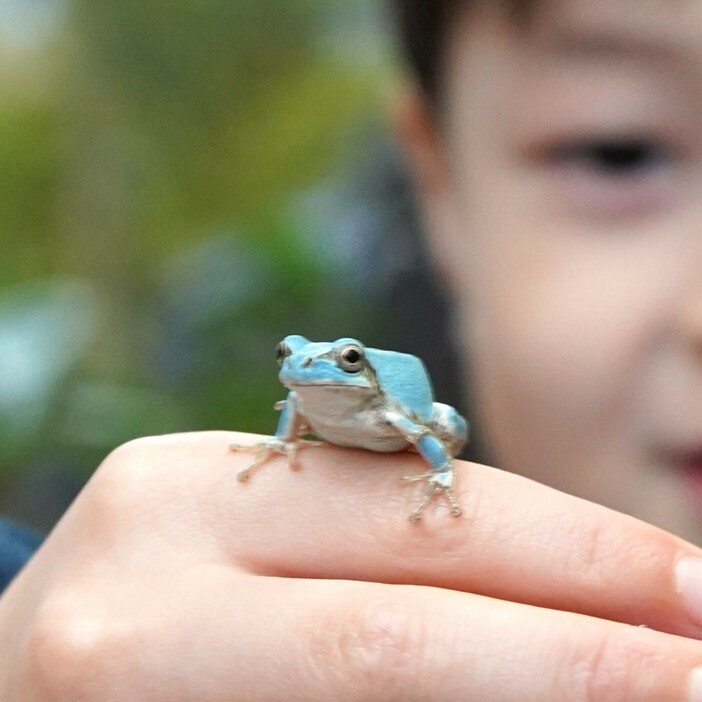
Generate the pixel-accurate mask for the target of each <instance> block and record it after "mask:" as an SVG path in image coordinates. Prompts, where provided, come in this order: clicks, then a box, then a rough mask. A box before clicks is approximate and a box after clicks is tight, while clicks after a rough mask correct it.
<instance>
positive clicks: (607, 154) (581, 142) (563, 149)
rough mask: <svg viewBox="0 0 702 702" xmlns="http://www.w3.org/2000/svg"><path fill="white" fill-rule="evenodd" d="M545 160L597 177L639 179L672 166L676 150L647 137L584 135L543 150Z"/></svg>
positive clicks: (676, 154)
mask: <svg viewBox="0 0 702 702" xmlns="http://www.w3.org/2000/svg"><path fill="white" fill-rule="evenodd" d="M545 157H546V158H545V161H546V162H547V163H549V164H551V165H556V166H559V167H577V168H579V169H580V170H584V171H587V172H588V173H589V174H592V175H594V176H597V177H602V178H609V179H616V180H623V179H630V178H642V177H645V176H647V175H650V174H651V173H654V172H657V171H659V170H660V169H665V168H667V167H670V166H671V165H675V163H676V162H677V161H679V159H680V155H679V153H678V152H677V150H676V149H675V148H674V147H673V146H672V145H671V144H668V143H666V142H665V141H663V140H661V139H658V138H655V137H647V136H633V137H588V138H578V139H571V140H565V141H563V142H560V143H557V144H555V145H552V146H551V147H549V148H547V149H546V154H545Z"/></svg>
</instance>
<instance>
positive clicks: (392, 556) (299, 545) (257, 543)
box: [92, 432, 702, 637]
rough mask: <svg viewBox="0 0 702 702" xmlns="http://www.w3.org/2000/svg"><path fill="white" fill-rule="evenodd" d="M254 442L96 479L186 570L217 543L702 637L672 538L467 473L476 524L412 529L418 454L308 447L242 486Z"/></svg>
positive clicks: (257, 567)
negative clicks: (240, 449)
mask: <svg viewBox="0 0 702 702" xmlns="http://www.w3.org/2000/svg"><path fill="white" fill-rule="evenodd" d="M257 438H259V437H252V436H245V435H232V434H229V433H224V432H211V433H203V434H191V435H180V436H171V437H162V438H158V439H155V440H154V439H152V440H148V441H140V442H136V443H135V444H133V445H131V446H127V447H125V448H123V449H121V450H120V451H118V452H117V454H115V456H114V457H113V458H111V459H109V460H108V462H107V464H108V465H107V466H105V467H106V468H107V476H108V479H107V480H105V477H104V475H103V477H102V478H100V475H99V474H98V476H97V480H94V481H93V483H97V485H95V484H94V485H93V487H92V489H93V491H95V490H98V491H100V490H102V492H103V493H104V494H105V495H106V496H107V498H106V499H107V502H108V504H110V505H112V506H113V508H114V507H115V505H116V506H117V507H116V512H117V515H116V516H115V518H114V520H113V521H114V522H115V524H116V525H117V526H116V528H119V529H121V530H122V533H121V535H120V538H125V537H124V533H123V532H124V525H123V522H124V521H125V520H126V521H127V522H129V529H130V530H133V531H134V535H135V536H134V538H135V540H137V541H138V543H137V544H135V546H134V554H136V553H138V552H139V550H140V548H141V544H143V539H144V538H147V537H148V535H152V536H153V535H156V534H157V533H158V532H159V530H161V531H165V532H167V533H166V536H161V537H158V538H160V540H161V541H163V542H164V543H165V544H168V543H179V544H187V545H188V546H189V547H191V548H192V550H193V554H192V555H191V556H187V558H195V559H197V558H207V559H211V558H213V555H212V553H211V552H210V551H209V550H206V549H205V548H204V546H205V544H208V545H209V546H210V547H211V548H213V549H216V552H217V553H218V554H219V555H218V557H220V558H222V559H224V560H225V561H226V562H228V563H231V564H235V565H237V566H238V567H239V568H242V569H244V570H248V571H250V572H255V573H260V574H267V575H277V576H289V577H305V578H333V579H353V580H369V581H378V582H392V583H412V584H425V585H434V586H438V587H444V588H451V589H456V590H463V591H467V592H473V593H478V594H484V595H488V596H490V597H495V598H499V599H505V600H514V601H518V602H523V603H528V604H533V605H538V606H542V607H548V608H553V609H564V610H570V611H573V612H581V613H584V614H589V615H593V616H597V617H603V618H608V619H614V620H619V621H623V622H629V623H632V624H645V625H647V626H650V627H653V628H656V629H660V630H662V631H668V632H672V633H677V634H683V635H688V636H695V637H702V574H700V573H702V561H698V560H687V558H688V557H694V558H698V557H700V552H699V550H698V549H696V548H695V547H693V546H692V545H690V544H687V543H686V542H684V541H682V540H680V539H678V538H677V537H674V536H672V535H670V534H668V533H666V532H664V531H662V530H660V529H657V528H655V527H652V526H650V525H647V524H645V523H642V522H640V521H638V520H635V519H633V518H631V517H627V516H624V515H622V514H619V513H617V512H614V511H612V510H609V509H606V508H604V507H601V506H598V505H595V504H592V503H589V502H586V501H584V500H581V499H577V498H575V497H572V496H569V495H565V494H563V493H560V492H558V491H556V490H553V489H550V488H547V487H544V486H542V485H539V484H538V483H535V482H533V481H530V480H527V479H525V478H522V477H520V476H517V475H513V474H510V473H506V472H503V471H499V470H495V469H493V468H488V467H485V466H481V465H477V464H467V463H461V464H460V466H459V471H458V483H457V486H458V495H459V499H460V501H461V503H462V505H463V508H464V510H465V514H464V516H463V517H461V518H458V519H455V518H452V517H451V516H450V515H449V511H448V508H447V506H445V505H437V507H436V509H434V510H428V512H427V515H426V518H425V520H424V522H422V523H421V524H419V525H412V524H409V523H408V522H407V519H406V517H407V515H408V514H409V513H410V512H411V510H412V507H413V505H414V504H415V502H416V500H417V499H419V497H420V496H421V492H422V490H421V488H420V489H418V490H415V489H412V487H409V488H408V487H407V486H403V485H401V483H400V478H401V476H402V475H405V474H407V473H411V472H413V471H418V470H421V469H422V465H421V459H419V457H418V456H416V455H413V454H410V453H408V452H402V453H396V454H389V455H382V454H378V453H372V452H368V451H352V450H344V449H339V448H335V447H324V448H309V449H305V450H304V451H303V452H302V453H301V455H300V459H299V463H300V467H301V469H300V470H299V471H298V472H291V471H290V470H289V469H288V467H287V466H286V464H285V460H284V459H283V458H277V459H271V461H270V463H268V464H266V465H264V466H262V467H261V468H260V469H259V470H258V471H257V472H256V473H254V475H253V477H252V479H251V481H250V483H249V484H247V485H241V484H240V483H239V482H237V480H236V477H235V476H236V474H237V472H238V471H239V470H241V469H242V468H244V467H246V466H247V465H248V463H249V461H250V460H251V459H252V456H251V455H249V454H246V453H229V452H228V451H227V447H228V445H229V444H230V443H232V442H233V441H236V442H237V443H246V442H253V441H255V440H256V439H257ZM105 467H103V469H102V472H104V468H105ZM100 472H101V471H99V473H100ZM100 485H102V487H100ZM120 495H122V496H121V497H120ZM101 509H102V507H101ZM122 510H126V512H128V513H129V514H131V515H132V516H128V515H127V514H126V512H125V514H124V515H122V513H121V511H122ZM134 520H136V522H135V521H134ZM139 520H145V521H147V522H148V527H149V528H148V533H146V534H145V533H144V530H142V529H140V528H138V521H139ZM120 522H121V523H122V526H120ZM181 532H182V533H181ZM182 548H183V546H181V547H179V553H180V551H181V550H182ZM183 557H184V558H185V557H186V556H185V554H183ZM681 561H684V563H683V566H682V569H681V571H680V572H681V574H682V576H683V577H682V578H681V579H680V580H679V581H676V578H675V571H676V565H677V564H678V563H679V562H681ZM696 574H697V575H696Z"/></svg>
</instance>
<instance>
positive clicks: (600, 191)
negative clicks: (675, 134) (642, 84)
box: [536, 133, 687, 218]
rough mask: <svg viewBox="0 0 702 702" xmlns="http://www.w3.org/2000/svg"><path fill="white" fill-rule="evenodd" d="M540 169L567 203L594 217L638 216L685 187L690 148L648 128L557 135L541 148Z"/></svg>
mask: <svg viewBox="0 0 702 702" xmlns="http://www.w3.org/2000/svg"><path fill="white" fill-rule="evenodd" d="M537 153H538V156H537V159H536V160H537V163H538V168H539V170H540V171H541V172H542V175H544V176H545V177H546V179H547V183H548V184H549V190H550V191H551V192H552V193H553V194H555V196H556V198H557V199H558V202H560V203H561V205H565V206H570V207H571V208H573V209H577V210H579V211H584V212H585V213H587V214H589V215H591V216H598V215H603V216H607V217H614V218H617V217H620V216H637V215H645V214H651V213H654V212H656V211H660V210H662V209H664V208H665V207H666V206H668V205H669V204H670V203H671V202H672V200H673V198H674V197H675V194H676V191H677V190H678V189H679V187H680V176H681V174H682V171H683V168H684V166H685V162H686V158H687V157H686V155H685V152H684V150H683V149H682V148H680V146H679V145H678V144H677V143H676V142H675V141H673V140H671V139H667V138H664V137H661V136H658V135H653V134H646V133H640V134H639V133H629V134H618V133H614V134H607V133H603V134H584V135H573V136H565V137H561V138H556V139H553V140H550V141H547V142H546V143H543V144H542V146H541V147H540V148H539V149H538V151H537Z"/></svg>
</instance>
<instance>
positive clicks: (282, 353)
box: [275, 341, 292, 366]
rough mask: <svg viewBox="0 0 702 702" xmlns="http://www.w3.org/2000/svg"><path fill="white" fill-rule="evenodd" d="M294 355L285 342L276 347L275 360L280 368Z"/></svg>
mask: <svg viewBox="0 0 702 702" xmlns="http://www.w3.org/2000/svg"><path fill="white" fill-rule="evenodd" d="M290 354H292V349H291V348H290V347H289V346H288V345H287V344H286V343H285V342H284V341H281V342H280V343H279V344H278V345H277V346H276V347H275V360H276V363H277V364H278V365H279V366H282V365H283V361H284V360H285V359H286V358H287V357H288V356H290Z"/></svg>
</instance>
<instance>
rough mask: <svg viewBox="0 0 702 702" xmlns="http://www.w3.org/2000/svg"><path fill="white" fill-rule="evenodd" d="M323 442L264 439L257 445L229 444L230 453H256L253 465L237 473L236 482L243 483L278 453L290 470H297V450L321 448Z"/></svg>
mask: <svg viewBox="0 0 702 702" xmlns="http://www.w3.org/2000/svg"><path fill="white" fill-rule="evenodd" d="M322 443H323V442H321V441H304V442H303V441H301V440H300V439H294V440H292V441H285V440H283V439H276V438H270V439H264V440H263V441H259V442H258V443H257V444H252V445H250V446H246V445H244V444H229V450H230V451H258V453H257V454H256V457H255V458H254V461H253V463H252V464H251V465H250V466H249V467H248V468H245V469H244V470H241V471H239V472H238V473H237V476H236V477H237V480H238V481H239V482H240V483H245V482H246V481H247V480H248V479H249V478H250V477H251V473H253V471H255V470H256V468H258V467H259V466H261V465H263V464H264V463H265V462H266V461H267V460H268V459H269V458H270V457H271V456H272V455H273V454H276V453H280V454H283V455H284V456H286V457H287V459H288V467H289V468H290V469H291V470H299V468H300V466H299V464H298V462H297V453H298V451H299V449H301V448H305V447H307V446H321V445H322Z"/></svg>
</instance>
